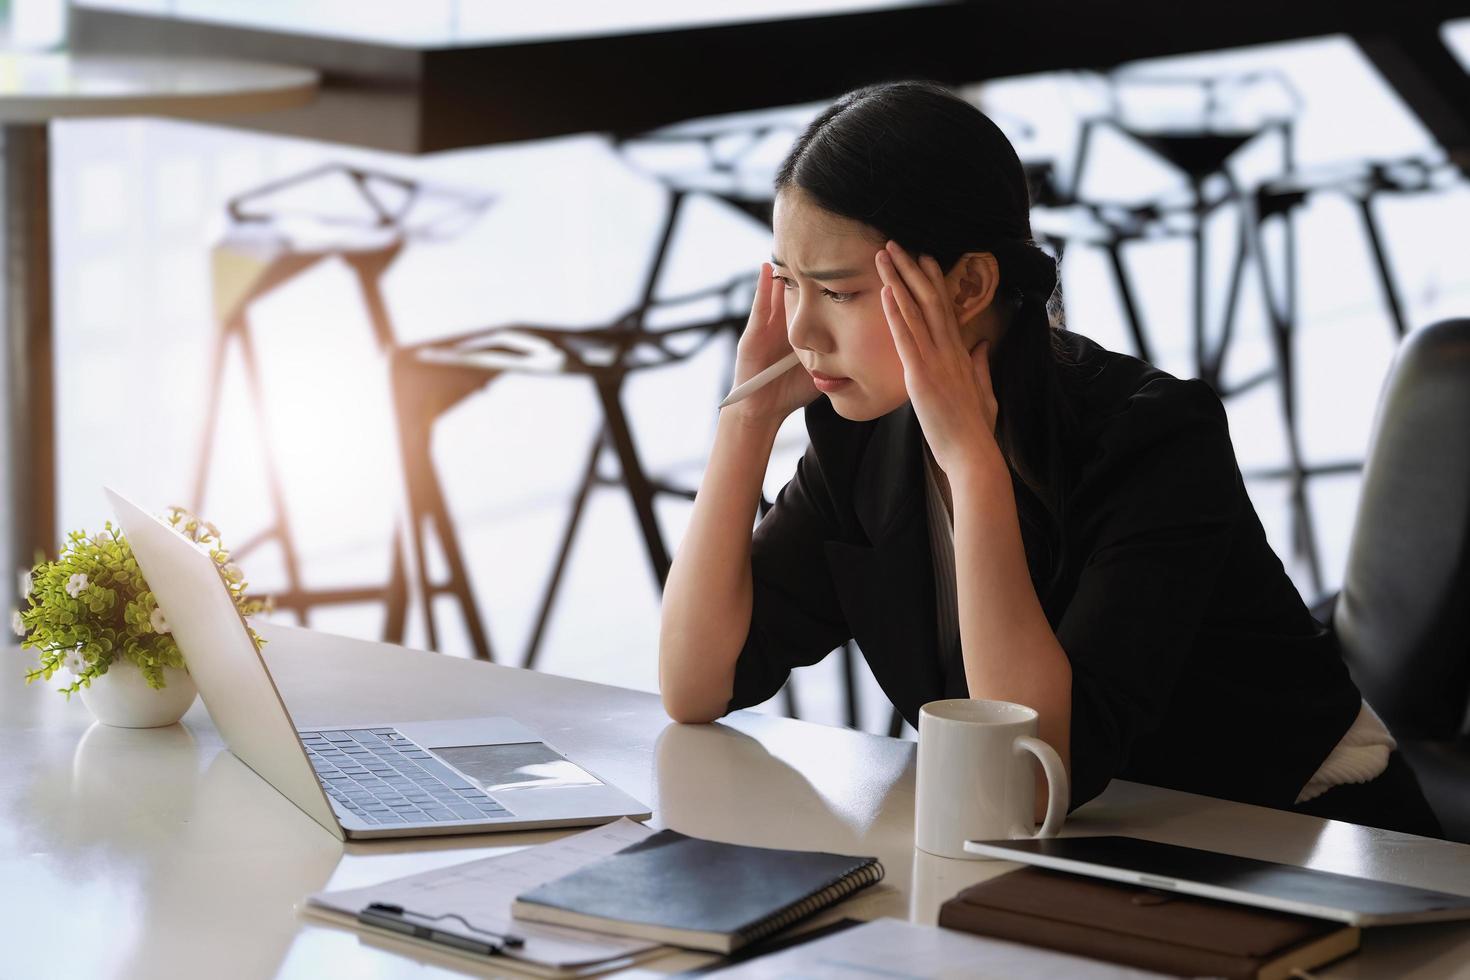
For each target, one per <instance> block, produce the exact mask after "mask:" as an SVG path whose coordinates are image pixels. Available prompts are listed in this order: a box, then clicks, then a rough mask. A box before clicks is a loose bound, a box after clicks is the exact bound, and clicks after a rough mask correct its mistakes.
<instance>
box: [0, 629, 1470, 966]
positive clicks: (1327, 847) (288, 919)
mask: <svg viewBox="0 0 1470 980" xmlns="http://www.w3.org/2000/svg"><path fill="white" fill-rule="evenodd" d="M261 633H262V634H263V635H264V636H265V637H266V638H267V639H269V640H270V641H271V642H270V644H269V646H267V648H266V652H267V658H268V660H269V662H270V663H271V666H272V669H273V670H274V671H275V673H276V679H277V683H278V684H279V685H280V688H281V691H282V694H283V696H284V697H285V698H286V701H287V703H288V704H289V705H291V707H292V711H293V713H294V715H295V718H296V720H297V722H298V723H299V724H310V725H317V724H335V723H350V722H353V721H360V720H361V719H363V718H372V719H379V720H381V719H384V718H389V717H393V718H401V719H404V720H409V719H419V718H430V717H448V716H452V715H473V714H507V715H513V716H515V717H517V718H519V719H520V720H522V721H523V722H525V723H527V724H528V725H530V726H531V727H533V728H534V729H536V730H537V731H538V732H539V733H540V734H541V735H543V736H544V737H545V738H546V739H547V740H548V741H550V742H551V743H552V744H554V745H556V746H557V747H558V748H560V749H562V750H563V751H565V752H567V753H568V754H569V755H571V756H572V757H573V758H575V759H577V760H579V761H581V762H584V763H585V764H586V765H587V766H588V767H590V768H591V769H593V770H595V771H596V772H598V773H600V774H602V775H604V776H605V777H607V778H609V779H611V780H613V781H615V782H616V783H617V784H618V785H619V786H621V787H622V788H623V789H625V790H626V791H628V792H629V793H632V794H633V795H634V796H636V797H639V798H640V799H643V800H644V801H646V802H647V803H649V804H650V806H652V808H653V810H654V822H655V823H656V824H657V825H659V826H672V827H674V828H676V829H678V830H681V831H684V832H686V833H691V834H698V835H702V836H708V837H713V838H720V839H725V840H734V841H740V842H745V843H751V844H763V845H770V846H780V847H792V848H807V849H822V850H833V851H845V852H847V853H852V854H876V855H878V856H879V857H880V858H881V859H882V861H883V864H884V867H885V868H887V870H888V876H887V878H886V879H885V881H884V883H883V885H882V886H880V887H879V888H878V889H875V890H872V891H870V892H868V893H866V895H865V896H864V897H860V898H859V899H857V900H855V901H854V902H852V903H850V904H848V905H846V906H844V907H843V908H842V913H843V914H853V915H857V916H859V917H863V918H867V917H873V916H878V915H895V916H899V917H905V918H913V919H915V920H918V921H924V922H932V921H933V920H934V917H935V915H936V912H937V908H938V905H939V903H940V902H941V901H943V900H944V899H945V898H948V897H949V896H951V895H953V894H954V893H955V892H956V891H958V890H959V889H960V888H962V887H964V886H965V885H967V884H970V883H972V882H975V881H978V880H980V879H981V878H983V877H987V876H989V875H992V874H997V873H999V872H1001V871H1004V870H1009V869H1010V868H1011V867H1013V865H1010V864H1006V863H1002V862H967V861H947V860H943V859H939V858H931V857H929V856H927V855H923V854H918V853H916V852H915V851H914V850H913V847H912V839H913V792H914V768H913V767H914V746H913V744H912V743H909V742H903V741H898V740H892V739H887V738H880V737H877V736H873V735H865V734H862V733H859V732H853V731H847V730H844V729H837V728H827V727H823V726H820V725H813V724H809V723H805V722H797V721H790V720H788V719H783V718H773V717H767V716H764V715H758V714H753V713H749V712H742V713H738V714H737V715H735V716H733V717H731V718H728V719H726V720H725V721H724V722H722V723H721V724H718V725H713V726H679V725H675V724H673V723H671V722H669V720H668V719H667V717H666V716H665V715H664V713H663V710H662V708H661V707H660V705H659V702H658V699H657V698H655V697H653V696H652V695H649V694H644V693H640V692H636V691H627V690H622V689H620V688H613V687H603V686H600V685H596V684H589V683H585V682H581V681H574V680H568V679H566V678H559V677H553V676H549V675H545V674H536V673H531V672H527V671H521V670H516V669H514V668H509V667H501V666H496V665H492V664H485V663H475V662H471V661H468V660H460V659H455V658H450V657H443V656H438V655H435V654H429V653H419V652H414V651H404V650H400V649H398V648H395V647H389V646H385V645H382V644H377V643H370V642H366V641H361V640H350V639H345V638H341V637H333V636H328V635H325V634H315V633H308V632H305V631H301V630H296V629H292V628H290V627H283V626H275V625H269V624H268V625H266V626H265V627H263V628H262V629H261ZM22 654H23V656H22ZM4 656H5V657H6V658H7V659H6V660H5V661H4V662H5V663H7V664H9V666H8V667H6V668H5V670H4V677H3V678H0V738H3V741H0V745H3V746H4V748H3V756H0V758H3V759H4V762H3V763H0V976H3V977H5V978H6V980H11V978H15V980H27V978H32V977H36V978H40V977H45V978H48V980H50V978H62V977H87V978H108V977H128V978H134V977H136V978H140V980H141V978H148V980H163V978H170V977H189V978H193V977H202V976H208V977H210V978H220V980H224V978H231V977H242V978H243V977H250V978H257V977H289V978H303V980H319V978H322V977H374V978H397V977H410V976H412V977H415V978H422V977H447V976H455V975H463V974H465V973H470V974H471V975H477V974H475V973H474V970H475V967H474V966H473V965H468V964H466V963H465V961H462V960H458V959H455V958H452V957H448V956H438V955H436V954H434V953H421V952H418V951H413V950H411V948H410V947H408V946H405V945H403V944H397V943H393V942H392V941H391V940H383V941H379V940H376V939H368V938H363V937H361V936H360V935H359V934H357V933H355V932H352V931H348V930H342V929H335V928H332V927H329V926H324V925H318V924H316V923H315V922H312V921H310V920H307V919H303V918H301V917H299V916H298V914H297V913H296V912H295V911H294V906H295V904H296V903H298V902H299V901H300V900H301V899H302V898H303V897H304V896H305V895H306V894H307V893H309V892H312V891H315V890H317V889H321V888H324V887H334V888H335V887H350V886H355V885H364V884H370V883H372V882H374V881H378V880H382V879H385V878H389V877H393V876H396V875H400V874H406V873H409V872H411V871H414V870H422V869H424V868H427V867H430V866H437V865H442V864H449V863H454V862H458V861H463V860H469V859H473V858H478V857H485V856H487V855H490V854H493V853H496V852H497V851H499V850H503V849H505V848H513V847H519V846H522V845H526V844H531V843H539V842H541V841H544V840H549V839H552V838H553V837H555V836H558V835H559V834H561V833H565V831H550V832H540V833H526V834H501V835H481V836H477V837H461V838H443V837H441V838H432V839H427V840H419V841H398V842H384V843H373V844H348V845H346V846H345V847H344V846H343V845H340V844H339V843H338V842H337V841H336V840H335V839H334V838H332V837H331V836H330V835H329V834H327V833H326V831H324V830H322V829H321V828H320V827H318V826H317V825H316V824H315V823H313V822H312V820H311V819H310V818H308V817H307V816H306V815H305V814H303V813H301V812H300V811H299V810H297V809H296V807H295V806H294V805H293V804H291V803H290V802H289V801H287V800H286V798H285V797H283V796H281V795H280V794H278V793H276V792H275V791H274V790H273V789H271V788H270V787H269V786H268V785H267V784H266V783H264V782H263V781H262V780H261V779H260V778H259V777H257V776H256V775H255V774H254V773H253V772H251V771H250V770H249V769H248V768H246V767H245V766H244V765H243V764H242V763H241V762H240V761H239V760H237V759H236V758H235V757H234V756H232V755H231V754H230V753H229V752H228V751H227V750H225V749H224V746H223V743H222V742H221V740H220V737H219V735H218V733H217V732H216V731H215V729H214V726H213V725H212V724H211V723H210V720H209V716H208V715H207V714H206V713H205V711H204V707H203V705H202V703H196V704H195V705H194V707H193V708H192V709H191V710H190V712H189V714H188V715H186V716H185V718H184V721H183V723H182V725H178V726H172V727H169V728H166V729H155V730H143V731H129V730H125V729H113V728H107V727H104V726H101V725H92V724H91V719H90V716H89V715H88V713H87V711H86V709H85V708H84V707H83V706H82V705H81V703H80V702H78V701H73V702H72V703H70V704H68V703H66V702H65V701H64V699H63V698H62V697H61V696H60V695H58V694H55V693H54V692H53V691H51V690H49V689H48V686H47V685H43V684H40V683H37V684H32V685H31V686H30V687H26V686H25V685H24V683H23V680H22V677H23V673H22V666H21V663H22V661H23V660H28V659H29V657H30V651H21V652H19V653H18V652H17V651H16V650H15V649H14V648H11V649H9V650H7V651H5V653H4ZM1067 826H1068V830H1069V831H1070V832H1076V833H1089V834H1094V833H1129V834H1133V835H1135V836H1139V837H1147V838H1151V839H1154V840H1161V841H1170V842H1175V843H1181V844H1188V845H1194V846H1200V847H1206V848H1214V849H1217V850H1221V851H1232V852H1235V853H1239V854H1244V855H1249V856H1251V857H1258V858H1264V859H1268V860H1276V861H1292V862H1298V863H1302V864H1306V865H1309V866H1311V867H1316V868H1324V869H1328V870H1332V871H1339V872H1344V873H1347V874H1362V875H1373V876H1376V877H1381V878H1384V879H1388V880H1392V881H1399V882H1404V883H1407V884H1415V885H1422V886H1426V887H1430V888H1438V889H1443V890H1445V891H1455V892H1463V893H1470V846H1465V845H1458V844H1449V843H1445V842H1442V841H1432V840H1425V839H1422V838H1417V837H1409V836H1405V835H1402V834H1393V833H1389V832H1386V831H1375V830H1367V829H1364V828H1359V827H1354V826H1350V825H1347V824H1340V823H1335V822H1331V821H1322V820H1317V819H1315V818H1311V817H1303V816H1297V815H1295V814H1289V813H1282V812H1278V811H1274V810H1265V809H1260V808H1257V807H1250V806H1243V805H1240V804H1234V803H1225V802H1221V801H1218V800H1212V799H1208V798H1205V797H1199V796H1191V795H1188V794H1184V793H1175V792H1170V791H1167V790H1160V789H1155V788H1152V787H1146V786H1141V785H1138V784H1133V783H1122V782H1115V783H1114V784H1113V785H1112V786H1111V787H1110V788H1109V789H1108V791H1107V792H1106V793H1105V794H1104V795H1103V796H1102V797H1100V798H1099V799H1097V800H1095V801H1094V802H1092V803H1091V804H1089V805H1088V806H1087V807H1085V808H1083V809H1082V810H1081V811H1079V812H1078V814H1077V815H1076V816H1074V818H1073V819H1072V820H1071V821H1070V822H1069V823H1068V825H1067ZM691 962H698V961H697V960H692V959H691V958H690V957H688V956H678V957H674V958H671V959H666V960H660V961H657V967H658V969H659V970H665V969H669V968H672V967H674V966H675V965H677V964H683V965H688V964H689V963H691ZM648 972H653V971H648ZM482 974H483V975H493V972H492V971H489V970H485V971H482ZM1323 975H1324V976H1330V977H1364V978H1366V977H1390V976H1391V977H1399V978H1430V977H1434V978H1439V977H1450V976H1467V975H1470V924H1467V925H1458V924H1456V925H1434V926H1414V927H1406V928H1399V929H1393V930H1382V931H1376V932H1370V933H1368V934H1367V935H1365V939H1364V950H1363V952H1362V953H1361V954H1359V955H1358V956H1356V957H1353V958H1351V959H1349V960H1347V961H1345V962H1344V963H1343V964H1341V965H1340V966H1338V967H1337V968H1336V969H1334V970H1331V971H1328V972H1326V973H1324V974H1323Z"/></svg>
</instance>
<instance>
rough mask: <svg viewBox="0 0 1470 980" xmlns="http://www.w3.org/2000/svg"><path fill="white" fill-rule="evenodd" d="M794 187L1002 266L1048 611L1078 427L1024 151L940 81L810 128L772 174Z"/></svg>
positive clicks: (1016, 445) (882, 95) (1001, 386)
mask: <svg viewBox="0 0 1470 980" xmlns="http://www.w3.org/2000/svg"><path fill="white" fill-rule="evenodd" d="M787 187H797V188H800V189H801V190H802V191H803V192H805V193H806V194H807V195H809V196H810V197H811V198H812V199H813V200H814V201H815V202H816V203H817V204H819V205H820V206H821V207H822V208H824V209H825V210H827V211H830V212H832V213H834V214H838V215H841V216H843V217H846V218H851V219H853V220H855V221H860V222H862V223H864V224H866V225H868V226H870V227H872V228H873V229H875V230H876V231H878V232H879V233H880V234H882V235H883V236H884V237H886V238H891V239H893V240H894V241H896V242H898V243H899V244H900V245H902V246H903V247H904V248H905V249H906V250H908V251H909V252H911V253H913V254H915V255H920V254H927V255H932V256H933V257H934V259H935V260H936V261H937V262H938V263H939V265H940V267H941V268H942V269H944V270H946V271H948V270H950V269H951V268H953V266H954V264H955V262H957V261H958V260H959V258H960V256H962V255H964V254H965V253H967V252H990V253H992V254H993V255H994V256H995V259H996V263H997V265H998V266H999V269H1000V287H999V290H998V291H997V294H996V300H995V302H997V303H1000V304H1002V306H1003V308H1004V309H1006V310H1008V311H1009V324H1008V325H1007V327H1006V330H1005V333H1004V335H1003V336H1002V338H1001V340H1000V342H999V343H998V344H997V345H996V349H995V351H994V353H993V354H992V355H991V359H990V365H991V378H992V380H993V381H994V385H995V395H996V401H997V402H998V403H999V406H1000V409H999V414H998V417H997V419H996V437H997V441H998V442H999V444H1000V447H1001V451H1002V452H1003V453H1004V454H1005V457H1006V460H1007V462H1008V463H1009V465H1010V468H1011V471H1012V473H1013V474H1014V476H1015V478H1016V482H1017V483H1018V484H1019V488H1018V489H1019V490H1021V491H1022V492H1021V493H1018V495H1017V509H1018V511H1019V512H1020V517H1021V522H1022V532H1023V534H1024V535H1026V537H1027V538H1028V544H1029V545H1030V547H1028V548H1027V555H1028V559H1031V560H1032V561H1033V562H1039V563H1040V564H1039V565H1038V564H1033V566H1032V569H1031V574H1032V581H1033V583H1034V584H1035V585H1036V587H1037V594H1038V596H1039V597H1040V598H1041V600H1042V602H1043V604H1046V602H1047V597H1048V593H1049V592H1050V591H1051V590H1052V589H1053V588H1054V587H1055V586H1056V585H1057V584H1058V580H1059V578H1060V575H1061V572H1062V555H1063V550H1062V539H1063V528H1064V520H1065V514H1064V507H1065V501H1066V493H1067V485H1066V484H1067V470H1066V461H1067V458H1068V453H1067V446H1068V444H1069V442H1070V440H1071V438H1072V436H1073V433H1074V431H1075V429H1076V420H1075V417H1074V415H1073V412H1072V409H1071V405H1070V403H1069V401H1068V400H1067V398H1066V396H1065V393H1064V390H1063V387H1062V381H1061V377H1060V374H1061V372H1062V371H1063V370H1065V369H1066V368H1067V367H1068V365H1069V364H1070V360H1069V357H1068V350H1069V348H1068V347H1067V345H1066V343H1065V341H1064V339H1063V338H1062V337H1061V336H1060V333H1059V331H1060V330H1061V327H1060V326H1059V325H1058V326H1053V323H1052V317H1051V315H1050V309H1049V308H1050V304H1051V301H1052V299H1053V295H1054V293H1055V290H1056V285H1057V269H1056V263H1055V261H1054V260H1053V259H1052V257H1051V256H1050V255H1048V254H1047V253H1046V252H1044V251H1042V250H1041V249H1040V248H1039V247H1038V246H1037V245H1036V243H1035V242H1034V241H1033V240H1032V238H1031V217H1030V196H1029V194H1028V192H1027V188H1026V177H1025V171H1024V170H1023V168H1022V167H1021V161H1020V159H1019V158H1018V157H1017V156H1016V151H1015V149H1014V148H1013V147H1012V146H1011V144H1010V141H1009V140H1007V139H1006V137H1005V134H1004V133H1002V132H1001V131H1000V129H999V127H997V126H996V125H995V123H994V122H992V121H991V120H990V118H989V117H988V116H986V115H985V114H984V113H983V112H981V111H980V110H979V109H977V108H975V107H974V106H972V105H970V104H969V103H968V102H966V101H964V100H963V99H961V98H959V97H958V96H956V95H955V94H954V93H952V92H951V91H950V90H949V89H947V88H945V87H943V86H941V85H937V84H934V83H930V82H892V83H888V84H883V85H873V86H868V87H866V88H861V89H857V90H856V91H853V92H849V93H848V94H846V95H844V96H842V97H841V98H840V99H838V100H837V101H836V102H835V103H834V104H832V105H831V106H829V107H828V108H827V109H826V110H824V111H823V112H822V113H821V115H819V116H818V117H817V118H816V119H815V120H813V121H812V123H811V125H810V126H808V127H807V129H806V131H805V132H804V133H803V134H802V135H801V137H800V138H799V139H798V140H797V141H796V145H795V146H794V147H793V148H792V150H791V153H790V154H789V155H788V156H787V158H786V160H785V162H784V163H783V164H782V166H781V169H780V171H779V172H778V173H777V175H776V182H775V188H776V191H777V193H780V191H781V190H783V189H784V188H787ZM1028 497H1029V498H1030V499H1029V500H1028V499H1026V498H1028ZM1037 552H1041V554H1039V555H1038V554H1037Z"/></svg>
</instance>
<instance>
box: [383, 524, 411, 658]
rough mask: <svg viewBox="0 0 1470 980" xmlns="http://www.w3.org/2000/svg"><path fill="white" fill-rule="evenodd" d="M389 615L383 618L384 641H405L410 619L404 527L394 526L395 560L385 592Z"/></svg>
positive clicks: (385, 602)
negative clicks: (405, 626) (405, 628)
mask: <svg viewBox="0 0 1470 980" xmlns="http://www.w3.org/2000/svg"><path fill="white" fill-rule="evenodd" d="M383 599H384V605H385V606H386V607H387V609H386V613H387V615H386V616H385V617H384V620H383V642H384V643H399V644H401V643H402V642H403V631H404V625H405V624H406V622H407V620H408V567H407V564H406V562H405V561H404V557H403V534H402V528H401V526H400V525H398V524H397V523H395V524H394V526H393V560H392V564H391V566H390V568H389V571H388V587H387V589H385V590H384V594H383Z"/></svg>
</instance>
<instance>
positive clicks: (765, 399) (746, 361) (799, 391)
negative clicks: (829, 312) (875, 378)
mask: <svg viewBox="0 0 1470 980" xmlns="http://www.w3.org/2000/svg"><path fill="white" fill-rule="evenodd" d="M774 271H775V270H773V269H772V268H771V265H770V263H768V262H762V263H761V271H760V276H759V278H758V280H757V281H756V286H755V301H754V302H753V303H752V304H751V308H750V320H749V321H747V323H746V325H745V332H744V333H742V334H741V335H740V345H739V347H737V348H736V352H735V384H736V385H740V384H743V383H744V382H746V381H749V380H750V379H751V378H753V377H754V376H755V375H757V374H759V373H760V372H761V371H763V370H765V369H766V368H768V367H770V366H771V365H772V364H775V363H776V362H777V361H779V360H781V358H783V357H785V356H787V355H788V354H790V353H791V343H790V341H789V340H787V338H786V293H785V290H783V289H781V288H780V286H779V285H777V284H776V281H775V277H774V276H773V272H774ZM818 394H819V392H818V391H817V389H816V386H815V385H813V384H812V377H811V375H810V374H808V373H807V372H806V371H804V370H802V369H801V368H800V366H799V365H798V366H796V367H793V368H792V369H791V370H789V371H787V372H786V373H785V374H783V375H781V377H779V378H777V379H776V380H774V381H772V382H771V383H770V384H768V385H766V386H765V387H763V388H761V389H760V390H759V391H757V392H754V393H753V394H751V395H750V396H748V397H746V398H743V399H741V400H740V401H738V402H736V403H735V404H733V405H731V406H729V407H728V408H726V409H724V410H723V411H725V412H730V413H735V414H736V415H737V416H739V417H740V418H743V419H746V420H749V421H756V422H764V423H769V424H775V425H779V424H780V423H781V422H782V421H784V420H785V418H786V416H788V415H790V414H791V413H792V412H794V411H796V410H797V409H798V408H801V407H803V406H805V405H807V404H808V403H810V402H812V401H815V400H816V398H817V395H818Z"/></svg>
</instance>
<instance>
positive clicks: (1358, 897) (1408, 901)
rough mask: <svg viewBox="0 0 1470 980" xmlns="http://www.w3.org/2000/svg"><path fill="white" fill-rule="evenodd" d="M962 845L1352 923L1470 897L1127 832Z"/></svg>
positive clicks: (1435, 912) (1459, 910)
mask: <svg viewBox="0 0 1470 980" xmlns="http://www.w3.org/2000/svg"><path fill="white" fill-rule="evenodd" d="M965 849H966V850H967V851H970V852H972V853H976V854H985V855H987V856H990V857H999V858H1003V859H1005V860H1009V861H1019V862H1022V863H1024V864H1032V865H1036V866H1038V867H1045V868H1052V869H1054V870H1057V871H1068V872H1072V873H1074V874H1083V875H1089V876H1092V877H1098V878H1109V879H1112V880H1114V881H1126V882H1129V883H1131V884H1137V885H1144V886H1147V887H1150V888H1161V889H1168V890H1173V891H1180V892H1184V893H1186V894H1190V895H1200V896H1203V897H1205V898H1218V899H1223V900H1225V901H1232V902H1238V903H1240V904H1244V905H1256V906H1260V907H1263V908H1275V909H1280V910H1281V911H1285V912H1297V913H1300V914H1303V915H1312V916H1316V917H1318V918H1325V919H1337V920H1340V921H1343V922H1348V923H1351V924H1354V925H1374V924H1387V923H1390V922H1427V921H1432V920H1446V919H1470V896H1463V895H1450V894H1447V893H1445V892H1437V891H1430V890H1428V889H1424V888H1414V887H1411V886H1409V885H1398V884H1392V883H1390V882H1384V881H1374V880H1372V879H1370V878H1354V877H1352V876H1350V875H1343V874H1336V873H1334V872H1330V871H1316V870H1313V869H1311V868H1302V867H1297V866H1295V865H1289V864H1275V863H1273V862H1270V861H1258V860H1255V859H1253V858H1243V857H1236V856H1234V855H1230V854H1218V853H1216V852H1214V851H1202V850H1199V849H1197V848H1193V847H1180V846H1178V845H1174V844H1160V843H1158V842H1156V841H1147V840H1139V839H1137V838H1134V837H1053V838H1049V839H1046V840H1035V839H1032V840H1001V841H969V842H967V843H966V844H965ZM1467 885H1470V882H1467Z"/></svg>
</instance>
